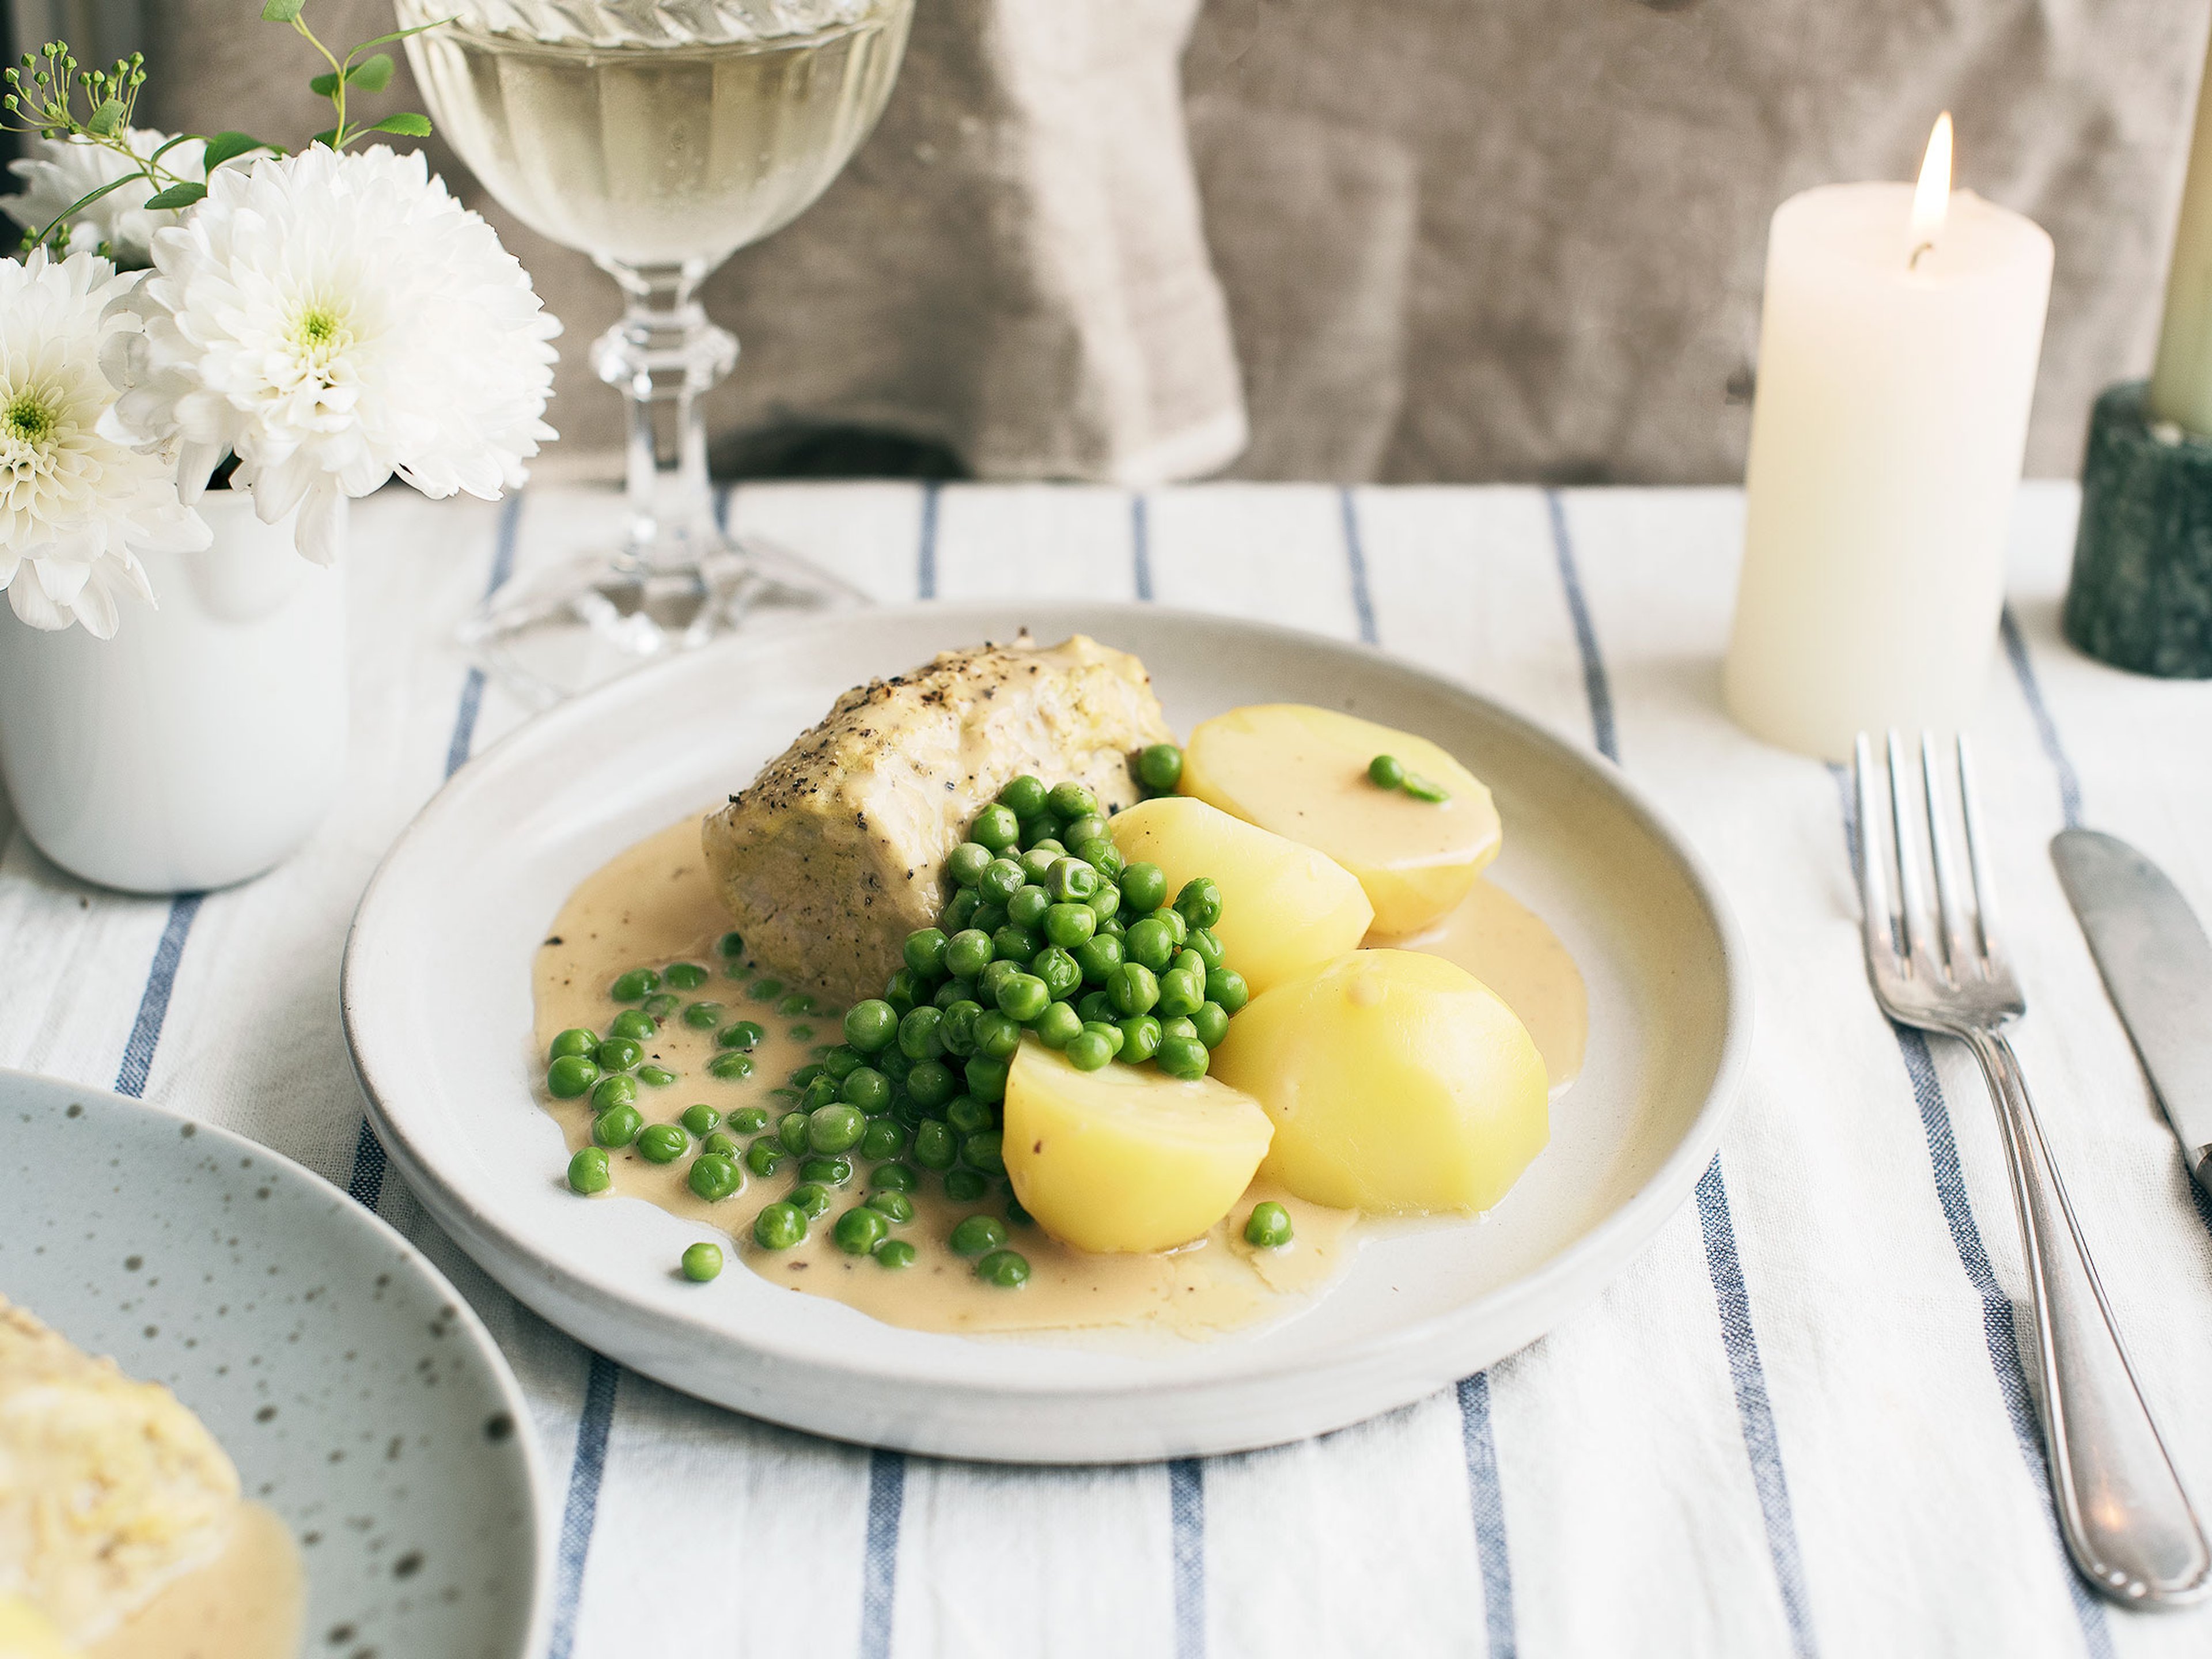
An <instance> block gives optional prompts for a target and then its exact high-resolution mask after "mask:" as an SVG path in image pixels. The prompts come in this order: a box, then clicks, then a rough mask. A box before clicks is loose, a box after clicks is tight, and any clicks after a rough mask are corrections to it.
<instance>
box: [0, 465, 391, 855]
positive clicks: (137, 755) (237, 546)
mask: <svg viewBox="0 0 2212 1659" xmlns="http://www.w3.org/2000/svg"><path fill="white" fill-rule="evenodd" d="M199 510H200V514H201V516H202V517H203V518H204V519H205V520H207V522H208V526H209V527H210V529H211V530H212V531H213V532H214V534H215V541H214V544H213V545H212V546H210V548H208V549H207V550H205V551H204V552H199V553H148V554H144V555H142V558H143V562H144V564H145V567H146V572H147V574H148V576H149V578H150V579H151V580H152V582H153V585H154V593H155V599H156V600H157V601H158V608H155V609H149V608H148V607H146V606H144V605H139V604H137V603H136V602H135V601H125V603H124V605H123V621H122V624H121V626H120V627H118V629H116V633H115V637H114V638H113V639H111V640H96V639H94V638H93V637H92V635H89V634H88V633H86V632H85V631H84V630H83V629H82V628H71V629H65V630H64V631H62V632H59V633H51V634H50V633H44V632H41V631H40V630H39V629H33V628H30V627H27V626H26V625H25V624H24V623H21V622H19V621H17V620H16V618H15V615H14V613H13V612H12V611H9V608H8V606H7V605H6V604H5V603H4V602H0V777H4V779H5V780H6V782H7V787H8V794H9V799H10V800H11V801H12V803H13V804H14V806H15V816H16V817H17V819H18V820H19V821H20V822H21V824H22V826H23V828H24V829H25V831H26V832H27V833H28V835H29V836H30V837H31V839H32V841H33V842H36V843H37V845H38V847H39V848H40V851H41V852H43V853H45V854H46V856H47V857H48V858H50V859H52V860H53V861H54V862H55V863H56V864H58V865H60V866H62V867H63V868H64V869H65V870H68V871H70V872H72V873H73V874H76V875H78V876H81V877H82V878H85V879H86V880H88V881H94V882H99V883H100V884H103V885H105V886H109V887H119V888H122V889H125V890H127V891H131V892H138V893H184V892H202V891H205V890H207V889H209V888H213V887H225V886H228V885H229V884H231V883H233V882H238V881H244V880H245V879H246V878H248V877H251V876H258V875H259V874H260V873H261V872H263V871H264V870H267V869H269V868H270V867H271V866H274V865H276V864H278V863H281V862H282V861H283V860H284V859H286V858H288V857H289V856H290V855H291V854H292V853H294V852H295V851H296V850H297V849H298V848H299V847H300V845H301V842H305V841H306V840H307V837H308V836H309V835H310V834H311V833H313V830H314V828H315V826H316V825H317V824H318V823H320V822H321V821H322V819H323V817H324V815H325V813H327V812H328V811H330V808H331V803H332V802H333V801H334V800H335V799H337V792H338V787H339V785H340V783H341V782H342V781H343V779H344V775H345V752H346V720H347V707H346V638H345V581H344V578H343V574H342V573H341V571H340V570H339V569H337V568H328V569H325V568H319V567H317V566H315V565H313V564H310V563H308V562H307V561H306V560H305V559H303V558H301V556H299V554H298V553H297V552H295V551H294V550H293V546H292V524H291V521H290V520H289V519H288V520H285V521H284V522H283V523H282V524H276V525H264V524H263V523H262V522H261V521H260V520H258V519H257V518H255V517H254V515H253V504H252V501H250V500H249V499H248V498H247V497H246V495H244V494H242V493H240V494H237V495H234V494H232V493H231V492H230V491H228V490H210V492H208V494H207V495H206V496H205V497H204V499H203V500H202V501H201V503H200V508H199Z"/></svg>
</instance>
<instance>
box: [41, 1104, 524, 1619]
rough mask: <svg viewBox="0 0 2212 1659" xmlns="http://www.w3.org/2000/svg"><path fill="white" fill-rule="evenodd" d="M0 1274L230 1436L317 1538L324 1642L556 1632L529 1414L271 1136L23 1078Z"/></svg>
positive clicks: (353, 1216)
mask: <svg viewBox="0 0 2212 1659" xmlns="http://www.w3.org/2000/svg"><path fill="white" fill-rule="evenodd" d="M0 1146H4V1147H5V1148H6V1151H7V1164H8V1168H9V1171H10V1180H9V1196H8V1200H7V1203H6V1205H5V1206H4V1208H0V1292H4V1293H5V1294H6V1295H7V1296H8V1297H9V1299H10V1300H11V1301H14V1302H15V1303H17V1304H20V1305H21V1306H22V1307H24V1308H27V1309H28V1310H30V1311H31V1312H32V1313H33V1314H36V1315H37V1316H39V1317H40V1318H41V1319H43V1320H45V1321H46V1323H48V1324H49V1325H52V1327H53V1328H55V1329H57V1330H58V1331H59V1332H61V1334H63V1335H64V1336H66V1337H68V1338H69V1339H70V1340H71V1341H72V1342H74V1343H76V1345H77V1346H79V1347H81V1348H83V1349H85V1350H86V1351H87V1352H91V1353H95V1354H111V1355H112V1356H113V1357H114V1358H115V1360H116V1362H117V1363H118V1364H120V1365H121V1366H122V1367H123V1369H124V1370H125V1371H127V1372H129V1373H130V1374H131V1376H137V1377H144V1378H147V1379H149V1380H150V1381H153V1382H156V1383H165V1384H166V1385H167V1387H168V1388H169V1389H172V1390H173V1391H174V1393H175V1394H176V1395H177V1397H178V1398H179V1400H181V1401H184V1403H185V1405H187V1406H189V1407H191V1409H192V1410H193V1411H194V1412H196V1413H198V1414H199V1417H200V1419H201V1420H202V1421H204V1423H206V1425H208V1427H209V1428H210V1430H211V1431H213V1432H214V1434H215V1437H216V1439H217V1440H219V1441H221V1442H222V1445H223V1447H224V1449H226V1450H227V1451H228V1452H229V1454H230V1455H231V1459H232V1461H233V1462H235V1463H236V1464H237V1465H238V1472H239V1476H240V1480H241V1481H242V1482H243V1484H244V1487H245V1491H246V1496H248V1497H249V1498H254V1499H256V1500H258V1502H261V1503H264V1504H268V1505H269V1506H270V1508H272V1509H274V1510H276V1512H277V1514H279V1515H281V1516H283V1518H284V1520H285V1522H287V1523H288V1524H289V1526H290V1527H291V1528H292V1535H293V1536H294V1537H295V1539H296V1540H298V1541H299V1542H300V1544H301V1560H302V1562H303V1563H304V1564H305V1566H306V1569H307V1620H306V1624H305V1626H304V1627H303V1634H302V1637H301V1651H302V1652H303V1653H313V1654H318V1655H320V1654H329V1655H331V1656H332V1659H357V1656H360V1655H362V1654H382V1655H385V1656H389V1659H397V1656H400V1655H409V1656H416V1655H420V1656H424V1659H428V1656H431V1655H438V1656H451V1659H522V1656H525V1655H532V1654H536V1653H537V1652H538V1651H539V1650H540V1649H541V1648H542V1646H543V1644H544V1619H545V1617H546V1610H547V1608H548V1607H550V1595H548V1593H547V1583H548V1579H549V1576H550V1571H551V1562H552V1555H551V1552H550V1550H545V1549H544V1548H543V1547H542V1546H543V1543H544V1539H543V1536H542V1532H541V1528H540V1526H539V1521H538V1516H539V1513H540V1511H539V1505H538V1494H539V1491H540V1489H541V1486H542V1484H543V1483H542V1480H541V1478H540V1474H539V1471H538V1454H537V1450H536V1448H535V1443H534V1441H533V1438H532V1435H531V1432H530V1419H529V1417H528V1415H527V1408H526V1407H525V1405H524V1403H523V1400H522V1396H521V1394H520V1392H519V1391H518V1390H517V1389H516V1388H515V1385H514V1378H513V1375H512V1374H511V1373H510V1372H509V1371H508V1370H507V1363H506V1361H504V1360H503V1359H501V1358H500V1355H499V1350H498V1349H497V1348H495V1347H494V1346H492V1341H491V1338H490V1337H489V1335H488V1334H486V1333H485V1331H484V1328H483V1326H482V1325H480V1324H478V1323H477V1319H476V1316H475V1315H474V1314H472V1313H471V1312H470V1311H469V1308H468V1304H466V1303H465V1302H464V1301H463V1300H462V1299H461V1297H460V1295H459V1292H457V1291H455V1290H454V1289H453V1285H451V1284H449V1283H447V1280H446V1279H445V1277H444V1276H443V1275H442V1274H441V1273H439V1272H438V1270H437V1269H436V1268H435V1267H432V1266H431V1265H430V1264H429V1263H428V1261H424V1260H423V1258H422V1255H421V1254H420V1253H419V1252H418V1251H416V1249H415V1248H414V1246H412V1245H411V1244H410V1243H407V1241H406V1240H405V1239H404V1238H402V1237H400V1236H399V1235H398V1233H396V1232H394V1231H392V1229H391V1228H390V1227H388V1226H386V1225H385V1224H384V1223H383V1222H381V1221H380V1220H378V1219H377V1218H375V1217H374V1216H373V1215H371V1214H370V1213H369V1212H368V1211H366V1210H364V1209H363V1208H362V1206H360V1205H358V1204H356V1203H355V1202H354V1201H353V1200H351V1199H349V1198H348V1197H347V1196H346V1195H345V1194H343V1193H342V1192H340V1191H338V1190H337V1188H335V1187H333V1186H331V1184H330V1183H329V1182H326V1181H324V1180H323V1179H322V1178H321V1177H319V1176H316V1175H313V1174H312V1173H311V1172H309V1171H308V1170H303V1169H301V1167H300V1166H299V1165H298V1164H294V1163H292V1162H291V1161H290V1160H289V1159H288V1158H280V1157H278V1156H277V1155H276V1153H274V1152H270V1151H269V1150H268V1149H267V1148H266V1147H263V1146H256V1145H254V1144H253V1143H252V1141H250V1140H246V1139H242V1138H241V1137H240V1136H237V1135H234V1134H231V1133H228V1132H227V1131H225V1130H222V1129H217V1128H212V1127H209V1126H208V1125H205V1124H195V1123H192V1122H191V1121H187V1120H185V1119H183V1118H179V1117H176V1116H173V1115H171V1114H169V1113H167V1112H164V1111H161V1110H159V1109H156V1108H155V1107H152V1106H149V1105H146V1104H144V1103H143V1102H140V1101H135V1100H125V1099H124V1098H123V1097H121V1096H119V1095H111V1094H108V1093H106V1092H105V1091H101V1090H99V1089H84V1088H80V1087H78V1086H76V1085H74V1084H69V1083H64V1082H61V1081H59V1080H58V1079H53V1078H44V1077H33V1076H30V1075H28V1074H27V1073H21V1072H0Z"/></svg>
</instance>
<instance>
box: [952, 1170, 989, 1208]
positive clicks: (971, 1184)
mask: <svg viewBox="0 0 2212 1659" xmlns="http://www.w3.org/2000/svg"><path fill="white" fill-rule="evenodd" d="M990 1190H991V1178H990V1176H987V1175H983V1174H981V1173H979V1172H978V1171H976V1170H948V1171H946V1173H945V1197H947V1198H949V1199H951V1200H952V1201H953V1202H954V1203H955V1204H973V1203H974V1202H975V1200H977V1199H979V1198H981V1197H982V1196H983V1194H986V1193H987V1192H989V1191H990Z"/></svg>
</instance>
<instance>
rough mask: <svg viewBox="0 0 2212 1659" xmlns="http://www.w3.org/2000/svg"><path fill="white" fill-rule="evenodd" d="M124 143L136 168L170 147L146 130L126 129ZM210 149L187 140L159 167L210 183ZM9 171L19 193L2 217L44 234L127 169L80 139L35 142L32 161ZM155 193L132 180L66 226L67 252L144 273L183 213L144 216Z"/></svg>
mask: <svg viewBox="0 0 2212 1659" xmlns="http://www.w3.org/2000/svg"><path fill="white" fill-rule="evenodd" d="M123 137H124V139H125V142H126V143H129V145H130V146H131V154H132V155H136V156H137V157H138V158H139V159H140V160H141V161H143V160H145V159H146V158H147V157H149V156H150V155H153V153H154V152H155V150H157V149H161V146H162V145H164V144H166V143H168V142H169V135H168V134H167V133H166V132H155V131H153V130H152V129H150V128H147V127H126V128H125V129H124V132H123ZM206 149H207V146H206V145H205V144H204V143H202V142H201V141H200V140H199V139H197V138H186V139H185V140H183V141H182V142H181V143H179V144H177V145H176V146H175V147H174V148H173V149H171V150H169V152H168V153H167V155H163V156H162V157H161V166H162V167H164V168H165V169H167V171H168V172H170V173H174V174H175V175H176V176H177V177H178V178H179V179H185V180H188V181H190V182H191V183H195V184H197V183H199V182H202V181H204V179H206V177H207V168H206V166H205V161H206V156H205V151H206ZM8 170H9V172H10V173H14V174H15V176H16V177H17V178H19V179H21V180H22V181H23V190H22V191H21V193H20V194H18V195H15V196H0V212H5V213H6V214H7V215H8V216H9V218H11V219H13V220H14V221H15V222H16V223H17V224H19V225H21V226H22V227H23V228H24V229H26V230H28V231H34V232H35V231H41V230H44V229H45V228H46V227H47V226H48V225H50V224H52V223H53V222H54V221H55V220H56V219H58V218H59V217H60V216H62V215H63V214H64V213H65V212H67V211H68V210H69V209H70V205H71V204H74V203H76V202H81V201H82V200H83V199H84V198H85V197H88V196H89V195H91V194H92V192H93V191H95V190H98V189H99V188H100V186H101V185H105V184H109V183H112V181H113V180H115V179H121V178H125V177H126V176H128V175H129V174H130V173H131V163H130V162H129V161H125V159H124V158H123V157H122V156H120V155H117V154H116V153H115V152H114V151H113V150H112V149H106V147H104V146H102V145H100V144H95V143H91V142H90V141H89V140H87V139H83V138H33V139H32V140H31V154H30V155H28V156H27V157H26V158H25V159H23V160H21V161H10V162H9V164H8ZM153 194H154V187H153V185H149V184H148V183H147V182H146V181H145V179H143V178H142V179H134V180H133V181H132V182H131V183H130V184H127V185H122V186H120V187H118V188H117V189H115V190H111V191H108V192H107V194H106V195H105V196H103V197H100V199H99V200H98V201H97V202H94V203H93V204H92V205H91V206H89V207H88V208H86V209H85V210H83V211H82V212H81V213H79V214H77V215H76V216H74V217H73V218H71V219H70V228H69V236H68V242H67V251H68V252H71V253H104V254H106V256H107V257H108V258H111V259H112V260H114V261H115V263H116V264H118V265H120V266H122V267H123V268H124V269H125V270H143V268H144V267H145V266H147V265H149V264H152V263H153V258H154V255H153V245H154V233H155V231H157V230H161V229H163V228H167V227H168V226H170V225H173V224H175V223H176V222H177V221H178V219H179V216H180V215H181V212H182V210H179V209H171V208H153V209H149V208H148V207H147V205H146V203H147V200H148V198H149V197H151V196H152V195H153Z"/></svg>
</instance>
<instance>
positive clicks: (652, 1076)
mask: <svg viewBox="0 0 2212 1659" xmlns="http://www.w3.org/2000/svg"><path fill="white" fill-rule="evenodd" d="M637 1080H638V1081H639V1082H640V1083H642V1084H643V1085H645V1086H646V1087H647V1088H648V1089H665V1088H666V1087H667V1086H668V1085H670V1084H671V1083H673V1082H675V1081H676V1073H673V1072H671V1071H670V1070H669V1069H668V1068H667V1067H666V1066H639V1067H638V1068H637Z"/></svg>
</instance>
